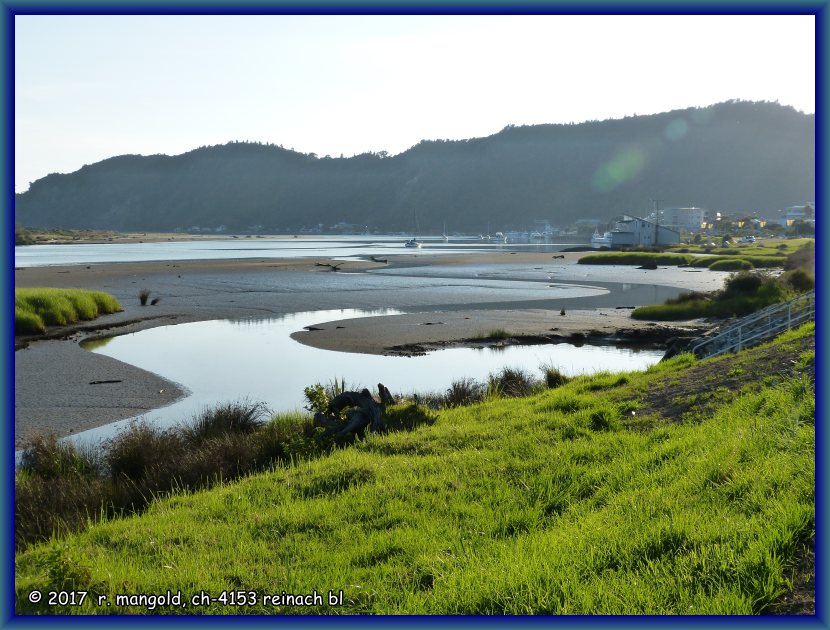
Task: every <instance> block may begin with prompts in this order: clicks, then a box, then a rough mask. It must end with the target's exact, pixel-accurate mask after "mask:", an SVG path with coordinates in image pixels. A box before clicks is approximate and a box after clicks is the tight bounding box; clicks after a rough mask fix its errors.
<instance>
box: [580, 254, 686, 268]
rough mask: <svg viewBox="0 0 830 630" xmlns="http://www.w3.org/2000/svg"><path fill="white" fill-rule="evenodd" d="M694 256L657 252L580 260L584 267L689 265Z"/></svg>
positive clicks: (590, 256) (591, 256)
mask: <svg viewBox="0 0 830 630" xmlns="http://www.w3.org/2000/svg"><path fill="white" fill-rule="evenodd" d="M693 258H694V256H687V255H686V254H673V253H665V254H661V253H655V252H604V253H601V254H588V255H587V256H583V257H582V258H580V259H579V261H578V262H579V263H580V264H582V265H646V264H648V263H655V264H657V265H687V264H689V262H691V260H692V259H693Z"/></svg>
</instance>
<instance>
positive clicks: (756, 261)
mask: <svg viewBox="0 0 830 630" xmlns="http://www.w3.org/2000/svg"><path fill="white" fill-rule="evenodd" d="M786 261H787V257H786V256H750V255H743V254H742V255H740V256H697V257H694V259H693V260H692V261H691V262H690V264H691V266H692V267H708V268H709V269H712V270H713V271H717V268H715V267H712V265H715V264H721V265H722V264H723V263H731V264H733V265H739V264H743V263H749V264H750V265H751V267H747V269H751V268H752V267H755V268H758V269H770V268H774V267H783V266H784V263H785V262H786ZM721 271H734V269H721Z"/></svg>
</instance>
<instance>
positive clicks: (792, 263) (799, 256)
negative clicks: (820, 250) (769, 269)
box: [784, 240, 816, 271]
mask: <svg viewBox="0 0 830 630" xmlns="http://www.w3.org/2000/svg"><path fill="white" fill-rule="evenodd" d="M815 268H816V242H815V241H814V240H811V241H809V242H807V243H805V244H804V245H802V246H801V247H799V248H798V249H797V250H796V251H794V252H793V253H792V254H790V255H789V256H787V260H786V262H785V263H784V269H786V270H787V271H790V270H793V269H803V270H805V271H813V270H814V269H815Z"/></svg>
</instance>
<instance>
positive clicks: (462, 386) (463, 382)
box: [444, 378, 485, 407]
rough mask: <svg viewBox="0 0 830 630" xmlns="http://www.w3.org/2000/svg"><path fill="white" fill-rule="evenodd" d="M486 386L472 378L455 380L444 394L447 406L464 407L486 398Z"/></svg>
mask: <svg viewBox="0 0 830 630" xmlns="http://www.w3.org/2000/svg"><path fill="white" fill-rule="evenodd" d="M484 393H485V387H484V385H483V384H481V383H479V382H478V381H476V380H475V379H472V378H462V379H460V380H457V381H453V383H452V385H450V387H449V389H447V393H446V395H445V396H444V405H445V406H446V407H462V406H465V405H472V404H474V403H477V402H481V401H482V400H483V399H484Z"/></svg>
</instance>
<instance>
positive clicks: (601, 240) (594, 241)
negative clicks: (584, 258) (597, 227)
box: [591, 231, 611, 247]
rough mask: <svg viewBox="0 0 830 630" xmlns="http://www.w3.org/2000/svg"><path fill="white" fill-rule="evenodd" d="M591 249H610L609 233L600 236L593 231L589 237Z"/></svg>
mask: <svg viewBox="0 0 830 630" xmlns="http://www.w3.org/2000/svg"><path fill="white" fill-rule="evenodd" d="M591 247H611V232H606V233H605V234H602V235H600V233H599V232H596V231H595V232H594V235H593V236H592V237H591Z"/></svg>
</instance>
